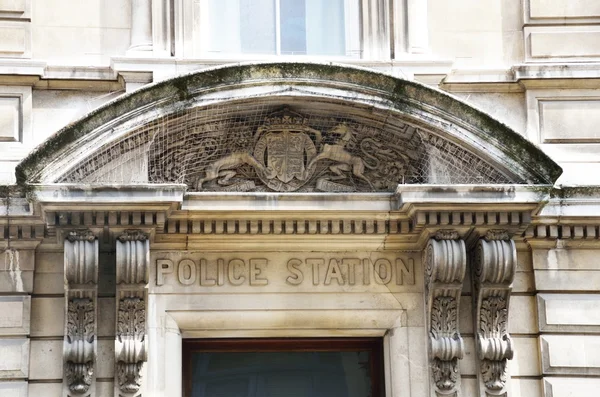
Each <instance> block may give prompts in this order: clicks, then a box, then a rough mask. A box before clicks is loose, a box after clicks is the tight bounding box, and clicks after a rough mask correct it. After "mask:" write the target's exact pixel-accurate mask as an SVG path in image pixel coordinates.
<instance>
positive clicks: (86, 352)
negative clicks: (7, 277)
mask: <svg viewBox="0 0 600 397" xmlns="http://www.w3.org/2000/svg"><path fill="white" fill-rule="evenodd" d="M64 254H65V257H64V258H65V260H64V262H65V263H64V278H65V301H66V309H65V312H66V313H65V314H66V315H65V319H66V321H65V337H64V345H63V346H64V347H63V360H64V371H63V372H64V374H63V380H64V387H63V390H64V392H63V395H66V396H93V395H95V392H94V388H93V384H94V379H95V366H96V356H97V346H96V343H97V338H96V335H97V326H98V325H97V308H96V307H97V306H96V303H97V296H98V240H97V239H96V236H94V234H93V233H92V232H91V231H89V230H77V231H72V232H70V233H69V234H68V235H67V238H66V239H65V242H64Z"/></svg>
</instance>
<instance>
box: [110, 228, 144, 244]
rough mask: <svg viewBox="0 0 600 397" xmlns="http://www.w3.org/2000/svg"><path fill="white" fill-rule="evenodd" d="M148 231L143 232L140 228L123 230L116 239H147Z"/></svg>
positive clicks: (125, 240) (123, 240)
mask: <svg viewBox="0 0 600 397" xmlns="http://www.w3.org/2000/svg"><path fill="white" fill-rule="evenodd" d="M148 237H149V236H148V233H145V232H143V231H141V230H137V229H134V230H125V231H124V232H123V233H121V234H120V235H119V237H117V239H118V240H119V241H120V242H122V243H124V242H127V241H146V240H148Z"/></svg>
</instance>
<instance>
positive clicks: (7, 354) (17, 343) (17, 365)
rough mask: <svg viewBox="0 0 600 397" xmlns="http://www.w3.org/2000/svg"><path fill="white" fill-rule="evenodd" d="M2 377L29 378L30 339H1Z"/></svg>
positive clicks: (0, 372)
mask: <svg viewBox="0 0 600 397" xmlns="http://www.w3.org/2000/svg"><path fill="white" fill-rule="evenodd" d="M0 357H2V360H0V379H2V378H8V379H18V378H27V377H28V375H29V339H0Z"/></svg>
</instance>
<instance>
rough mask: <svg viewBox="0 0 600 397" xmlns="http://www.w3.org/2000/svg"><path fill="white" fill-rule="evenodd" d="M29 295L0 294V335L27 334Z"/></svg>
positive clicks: (29, 308)
mask: <svg viewBox="0 0 600 397" xmlns="http://www.w3.org/2000/svg"><path fill="white" fill-rule="evenodd" d="M30 311H31V297H29V296H0V335H27V334H29V324H30V317H31V316H30Z"/></svg>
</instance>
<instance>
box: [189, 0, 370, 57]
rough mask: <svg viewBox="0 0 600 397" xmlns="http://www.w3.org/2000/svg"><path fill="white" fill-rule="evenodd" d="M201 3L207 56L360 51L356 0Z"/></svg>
mask: <svg viewBox="0 0 600 397" xmlns="http://www.w3.org/2000/svg"><path fill="white" fill-rule="evenodd" d="M198 7H199V15H200V32H199V35H200V37H199V38H198V39H199V41H200V49H201V52H202V54H203V55H204V56H209V57H228V56H236V55H238V56H239V55H244V54H263V55H264V54H267V55H333V56H352V57H358V56H359V54H360V45H359V33H360V29H359V20H358V19H359V18H358V17H359V13H358V0H330V1H321V0H260V1H256V0H208V1H204V2H200V3H199V5H198Z"/></svg>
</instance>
